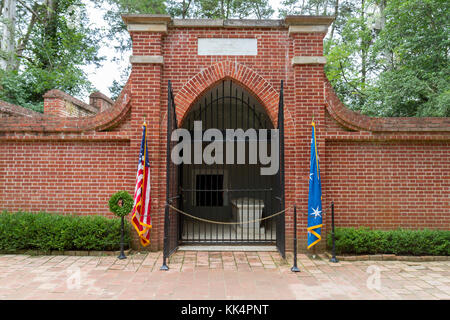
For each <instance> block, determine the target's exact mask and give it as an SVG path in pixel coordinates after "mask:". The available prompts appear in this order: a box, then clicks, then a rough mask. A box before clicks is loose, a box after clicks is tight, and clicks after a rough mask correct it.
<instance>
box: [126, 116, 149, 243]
mask: <svg viewBox="0 0 450 320" xmlns="http://www.w3.org/2000/svg"><path fill="white" fill-rule="evenodd" d="M150 200H151V199H150V162H149V159H148V150H147V125H146V124H145V123H144V126H143V128H142V142H141V151H140V153H139V164H138V170H137V177H136V187H135V189H134V206H133V212H132V219H131V223H132V224H133V226H134V228H135V229H136V231H137V233H138V235H139V238H140V240H141V244H142V245H143V246H144V247H145V246H147V245H148V244H149V243H150V229H151V228H152V219H151V217H150V207H151V201H150Z"/></svg>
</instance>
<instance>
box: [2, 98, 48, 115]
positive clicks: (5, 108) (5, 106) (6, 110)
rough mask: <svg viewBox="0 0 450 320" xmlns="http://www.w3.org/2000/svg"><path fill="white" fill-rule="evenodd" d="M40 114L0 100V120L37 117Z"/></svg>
mask: <svg viewBox="0 0 450 320" xmlns="http://www.w3.org/2000/svg"><path fill="white" fill-rule="evenodd" d="M41 115H42V114H41V113H39V112H36V111H33V110H31V109H28V108H24V107H21V106H18V105H15V104H12V103H9V102H6V101H3V100H0V118H9V117H38V116H41Z"/></svg>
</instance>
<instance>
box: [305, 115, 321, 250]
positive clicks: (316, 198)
mask: <svg viewBox="0 0 450 320" xmlns="http://www.w3.org/2000/svg"><path fill="white" fill-rule="evenodd" d="M321 229H322V187H321V183H320V167H319V157H318V155H317V142H316V126H315V124H314V122H313V123H312V138H311V161H310V169H309V197H308V228H307V231H308V249H310V248H311V247H312V246H314V245H315V244H317V243H318V242H319V241H320V240H321V239H322V237H321V236H320V232H321Z"/></svg>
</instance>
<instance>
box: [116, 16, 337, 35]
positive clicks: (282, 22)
mask: <svg viewBox="0 0 450 320" xmlns="http://www.w3.org/2000/svg"><path fill="white" fill-rule="evenodd" d="M122 19H123V21H124V22H125V24H126V25H128V26H129V28H128V29H129V30H130V31H150V32H151V31H153V32H166V31H167V30H166V29H161V27H157V25H166V26H167V27H174V28H187V27H189V28H192V27H198V28H287V27H289V26H297V25H298V26H325V27H328V26H330V25H331V23H332V22H333V21H334V19H335V18H334V17H333V16H309V15H291V16H287V17H286V18H285V19H264V20H263V19H172V17H171V16H170V15H163V14H123V15H122ZM137 25H141V26H140V27H138V26H137ZM142 25H149V26H150V27H148V28H146V27H142ZM142 28H144V29H142ZM305 30H306V29H305ZM299 32H301V31H299ZM302 32H326V29H324V28H318V29H311V30H309V29H308V30H306V31H302Z"/></svg>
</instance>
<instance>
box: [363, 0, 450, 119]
mask: <svg viewBox="0 0 450 320" xmlns="http://www.w3.org/2000/svg"><path fill="white" fill-rule="evenodd" d="M385 12H386V27H385V28H384V29H383V30H382V31H381V33H380V35H379V38H378V40H377V43H376V46H375V49H376V50H378V52H379V53H380V54H379V57H380V64H381V65H382V66H383V67H384V68H385V70H384V71H383V72H382V73H381V74H380V76H379V78H378V79H377V81H376V82H375V83H374V85H373V86H374V89H372V90H371V92H370V94H371V96H372V101H373V102H372V101H370V104H379V111H378V113H381V114H382V115H385V116H441V117H442V116H444V117H445V116H446V117H448V116H450V103H449V102H450V55H449V53H450V37H449V31H450V2H449V1H445V0H409V1H404V0H391V1H388V5H387V7H386V11H385Z"/></svg>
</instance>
